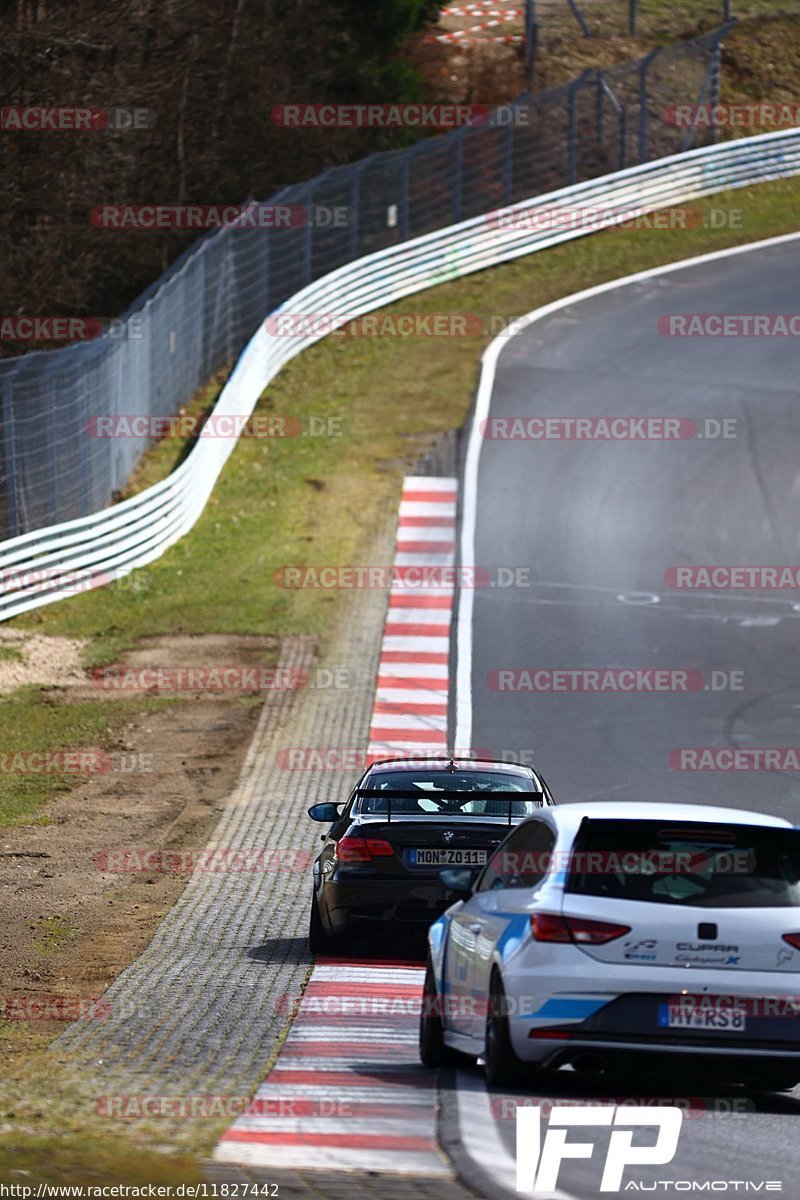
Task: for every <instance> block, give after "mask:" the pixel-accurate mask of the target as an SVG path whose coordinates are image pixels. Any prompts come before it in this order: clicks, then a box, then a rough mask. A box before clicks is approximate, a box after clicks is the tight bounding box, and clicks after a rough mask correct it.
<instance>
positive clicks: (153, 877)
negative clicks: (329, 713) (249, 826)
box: [0, 636, 277, 1050]
mask: <svg viewBox="0 0 800 1200" xmlns="http://www.w3.org/2000/svg"><path fill="white" fill-rule="evenodd" d="M4 640H5V637H4ZM31 640H32V641H33V642H35V643H37V645H36V647H35V655H34V656H33V658H34V664H35V662H36V661H38V662H39V664H40V665H39V667H38V668H37V667H36V666H35V665H32V664H31V661H30V660H28V661H27V663H26V664H24V670H22V675H23V678H24V681H25V682H36V683H47V684H48V685H49V687H50V689H51V690H50V693H49V699H50V700H52V699H53V697H54V695H55V697H56V699H57V702H59V703H63V704H69V703H72V702H74V701H76V700H78V699H86V698H87V697H88V696H89V695H94V696H96V695H97V689H96V687H94V685H93V683H92V680H91V678H90V677H89V676H88V675H87V674H86V673H85V672H84V671H83V670H82V669H81V667H80V665H79V657H78V653H79V647H78V646H76V645H72V644H70V645H53V644H47V643H48V641H49V642H50V643H54V642H59V641H64V640H65V639H46V638H45V639H42V638H34V639H31ZM41 643H44V645H42V644H41ZM25 648H26V649H27V647H25ZM276 651H277V647H276V644H275V641H274V639H270V638H263V637H240V636H236V637H233V636H209V637H187V638H171V639H170V640H169V641H165V642H161V641H160V640H159V639H150V640H147V641H146V642H143V643H142V644H141V645H140V646H139V647H138V648H137V649H136V650H135V651H131V652H130V653H128V654H127V655H125V656H124V658H123V660H122V661H121V663H120V664H118V665H119V666H124V667H145V666H153V665H159V666H162V667H192V666H207V665H208V664H210V663H214V664H224V665H225V666H231V667H248V668H252V667H254V666H263V665H265V664H270V663H274V661H275V658H276ZM37 656H38V657H37ZM22 667H23V664H20V663H19V662H10V663H9V662H2V663H0V689H4V688H7V685H8V682H9V681H8V679H7V675H8V672H9V671H11V670H12V669H13V670H14V671H16V675H17V678H16V679H15V681H14V682H19V674H20V670H21V669H22ZM53 689H55V692H54V691H53ZM151 694H152V693H151ZM164 694H165V695H169V693H164ZM115 697H119V698H120V699H123V698H125V699H129V698H130V693H125V692H109V693H108V694H107V695H106V694H105V693H104V699H105V698H110V699H112V700H113V699H114V698H115ZM262 701H263V696H261V695H258V694H251V695H238V694H222V695H220V694H214V693H208V692H205V693H197V692H196V693H192V694H184V695H182V696H180V697H179V698H176V699H174V700H173V702H172V703H171V704H169V705H168V706H166V707H164V708H162V709H160V710H159V711H158V712H157V713H150V714H142V715H141V716H139V717H136V718H135V719H134V720H132V721H130V722H128V723H127V724H126V725H125V726H124V728H123V729H122V731H121V735H118V736H117V737H116V739H115V744H114V746H113V748H112V749H111V751H110V755H111V760H112V763H113V767H112V769H111V770H109V771H107V772H106V773H103V774H97V775H93V776H91V777H89V778H88V779H86V781H85V782H81V783H80V784H79V785H78V786H76V787H75V788H74V789H73V790H72V791H70V792H68V793H66V794H63V795H61V796H60V797H59V798H57V799H55V800H53V801H52V802H51V803H50V804H48V806H47V808H46V810H45V812H44V814H43V815H44V823H37V824H30V825H21V826H15V827H11V828H6V829H3V830H0V905H2V910H3V928H2V933H0V995H2V998H3V1003H4V1006H5V1010H4V1011H3V1010H0V1022H2V1020H3V1018H4V1017H5V1018H6V1019H9V1018H11V1019H15V1018H16V1020H18V1021H20V1022H25V1023H26V1024H25V1025H24V1026H23V1027H22V1028H25V1027H29V1028H30V1032H31V1035H32V1036H34V1037H36V1038H37V1040H38V1038H40V1037H41V1035H42V1034H43V1033H45V1034H52V1035H53V1036H55V1035H56V1034H57V1033H58V1032H59V1031H60V1028H61V1027H62V1026H61V1024H60V1021H59V1020H50V1021H42V1020H38V1019H36V1020H31V1019H30V1018H31V1016H32V1015H35V1014H37V1013H39V1012H41V1011H42V1010H41V1009H39V1008H37V1007H36V1005H35V1003H34V1002H35V1001H36V1000H38V1001H49V1000H50V998H52V997H75V998H82V999H83V1000H85V1001H90V1000H91V998H93V997H98V996H100V995H102V993H103V991H104V990H105V988H106V987H107V986H108V985H109V984H110V983H111V981H112V980H113V979H114V978H115V977H116V976H117V975H118V974H119V972H120V971H121V970H122V968H123V967H125V966H126V965H127V964H128V963H129V962H131V961H132V960H133V959H134V958H135V957H136V956H137V955H138V954H139V953H140V951H141V950H142V949H143V948H144V946H145V945H146V944H147V943H148V941H149V940H150V938H151V937H152V934H153V932H154V930H155V928H156V926H157V924H158V922H159V921H160V919H161V918H162V917H163V916H164V914H165V913H166V912H167V911H168V910H169V908H171V906H172V905H173V904H174V903H175V901H176V899H177V898H178V896H179V895H180V893H181V891H182V890H183V887H184V885H185V883H186V875H185V874H183V875H181V874H159V873H152V872H151V873H144V872H137V873H131V872H126V873H119V872H113V871H112V872H109V871H103V870H101V869H100V866H102V865H103V860H102V859H101V860H100V866H98V864H97V863H96V860H95V856H96V855H100V854H102V853H103V852H104V851H106V850H108V849H114V848H127V847H135V848H140V849H148V848H156V847H157V848H164V849H175V848H181V849H184V848H191V849H198V850H199V849H202V848H203V846H204V845H205V843H206V841H207V839H208V836H209V834H210V832H211V830H212V828H213V826H214V824H215V822H216V819H217V817H218V815H219V813H220V811H221V808H222V804H223V802H224V800H225V798H226V796H227V795H228V793H229V792H230V791H231V789H232V788H233V786H234V785H235V783H236V780H237V777H238V773H239V770H240V767H241V765H242V762H243V759H244V756H245V753H246V751H247V748H248V745H249V743H250V740H251V738H252V734H253V731H254V729H255V725H256V722H257V720H258V717H259V714H260V711H261V707H262ZM29 997H30V998H33V999H32V1001H29V1000H28V998H29ZM51 1011H53V1010H52V1008H51ZM69 1013H70V1007H69V1006H68V1005H66V1006H65V1007H64V1009H63V1016H62V1019H67V1017H68V1014H69ZM1 1028H2V1026H1V1025H0V1029H1ZM22 1028H21V1027H20V1025H16V1026H15V1034H14V1045H15V1047H16V1048H17V1049H18V1050H19V1049H22V1048H23V1046H22V1045H21V1044H20V1035H21V1034H22ZM24 1041H25V1038H24V1035H23V1036H22V1043H24ZM2 1042H3V1038H2V1035H1V1034H0V1046H2Z"/></svg>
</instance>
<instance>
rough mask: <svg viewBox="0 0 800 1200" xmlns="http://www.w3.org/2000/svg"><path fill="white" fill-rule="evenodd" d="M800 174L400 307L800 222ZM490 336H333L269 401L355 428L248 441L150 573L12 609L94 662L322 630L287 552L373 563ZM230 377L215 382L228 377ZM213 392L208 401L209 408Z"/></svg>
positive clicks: (476, 300)
mask: <svg viewBox="0 0 800 1200" xmlns="http://www.w3.org/2000/svg"><path fill="white" fill-rule="evenodd" d="M799 200H800V180H797V179H792V180H781V181H778V182H775V183H769V184H762V185H759V186H758V187H752V188H742V189H738V190H735V191H732V192H729V193H724V194H718V195H716V196H713V197H709V198H707V199H706V200H704V201H699V202H696V203H695V204H693V205H692V207H693V208H700V209H701V210H702V212H703V213H704V215H705V216H707V215H708V213H709V211H710V210H711V209H716V210H724V209H734V210H737V211H739V212H740V213H741V221H740V224H741V227H740V228H736V229H730V228H723V229H717V230H714V229H710V228H705V227H703V225H702V224H701V225H700V227H698V228H694V229H687V230H680V229H676V230H672V231H667V230H658V231H655V230H651V229H638V230H637V229H615V230H609V231H605V232H602V233H598V234H593V235H590V236H587V237H583V238H578V239H575V240H573V241H571V242H568V243H565V244H563V245H561V246H558V247H555V248H553V249H551V250H548V251H546V252H543V253H537V254H532V255H529V256H528V257H526V258H523V259H519V260H517V261H516V262H514V263H511V264H508V265H505V266H500V267H496V268H493V269H491V270H487V271H483V272H480V273H479V274H475V275H471V276H467V277H466V278H465V279H462V280H456V281H454V282H451V283H447V284H444V285H441V286H439V287H437V288H433V289H430V290H428V291H426V292H423V293H420V294H419V295H418V296H416V297H410V298H409V299H407V300H404V301H402V302H401V303H399V304H396V305H394V306H392V307H391V308H387V309H386V310H385V311H386V312H393V313H400V312H404V313H411V312H417V311H425V312H435V313H443V312H454V313H463V312H470V313H480V314H484V315H486V316H487V317H488V316H490V315H493V316H500V317H513V316H516V315H519V314H521V313H524V312H527V311H528V310H530V309H531V308H534V307H536V306H537V305H540V304H545V303H547V302H548V301H550V300H554V299H556V298H558V297H560V296H565V295H568V294H569V293H571V292H574V291H577V290H579V289H580V288H584V287H587V286H590V285H592V284H597V283H601V282H603V281H604V280H608V279H613V278H615V277H618V276H622V275H627V274H629V273H631V272H634V271H638V270H642V269H644V268H647V267H652V266H657V265H659V264H661V263H667V262H672V261H674V260H677V259H682V258H686V257H690V256H693V255H697V254H701V253H704V252H707V251H711V250H715V249H720V248H723V247H726V246H732V245H736V244H740V243H744V242H751V241H755V240H759V239H761V238H765V237H768V236H771V235H775V234H780V233H786V232H791V231H793V230H794V229H795V228H796V227H797V210H798V201H799ZM488 340H489V338H488V337H486V336H479V337H464V338H455V337H450V338H441V337H440V338H436V339H435V340H432V339H431V338H425V337H413V336H408V337H362V338H339V337H333V338H327V339H325V340H324V341H322V342H320V343H318V344H317V345H316V346H313V347H312V348H311V349H309V350H307V351H306V352H305V353H304V354H302V355H301V356H300V357H299V358H296V359H295V360H294V361H293V362H291V363H290V364H289V365H288V366H287V367H286V368H285V369H284V370H283V371H282V372H281V374H280V375H279V376H278V378H277V379H276V380H275V381H274V383H273V384H272V385H271V386H270V388H269V389H268V391H267V393H266V394H265V396H264V397H263V398H262V400H261V402H260V405H259V411H260V412H271V413H274V414H288V415H291V416H293V417H296V418H299V419H300V421H301V422H302V423H303V424H304V428H306V429H307V428H308V422H309V421H310V420H311V419H312V418H313V419H315V420H316V421H317V423H318V424H319V423H324V422H325V421H326V420H327V419H329V418H330V419H332V420H334V421H336V422H338V423H339V427H340V429H341V436H321V437H315V436H304V437H291V438H284V439H280V440H277V439H271V440H265V439H258V438H250V439H243V440H241V441H240V443H239V445H238V446H237V448H236V450H235V452H234V454H233V455H232V456H231V459H230V460H229V462H228V464H227V466H226V468H225V470H224V472H223V474H222V477H221V479H220V480H219V482H218V484H217V486H216V489H215V491H214V494H213V496H212V498H211V500H210V502H209V504H208V507H207V508H206V511H205V512H204V514H203V516H202V517H201V519H200V521H199V522H198V524H197V525H196V526H195V528H194V530H193V531H192V532H191V534H190V535H189V536H188V537H185V538H184V539H183V540H182V541H181V542H180V543H178V545H176V546H175V547H173V548H172V549H170V550H169V551H168V553H167V554H166V555H164V557H163V558H161V559H160V560H159V561H158V562H156V563H154V564H152V565H151V566H150V567H148V568H147V572H146V579H147V586H146V587H145V588H144V589H143V590H142V591H139V592H136V591H134V590H131V589H117V588H105V589H103V588H101V589H98V590H97V591H95V592H92V593H88V594H84V595H80V596H77V597H74V598H71V599H68V600H66V601H64V602H61V603H58V604H54V605H49V606H46V607H44V608H41V609H38V610H37V611H36V612H34V613H31V614H26V615H25V616H23V617H20V618H17V620H16V621H14V622H12V625H13V626H14V627H16V628H21V629H30V630H37V631H39V632H42V633H46V634H62V635H68V636H71V637H76V636H77V637H81V638H87V639H89V641H90V649H89V657H90V658H93V659H94V660H95V661H96V660H97V659H98V657H100V656H102V655H103V654H105V656H106V657H108V656H109V655H110V653H111V651H112V650H113V649H115V648H117V647H118V646H119V645H121V644H123V643H125V642H132V641H135V640H136V639H137V638H140V637H143V636H145V635H156V634H161V635H164V634H167V635H168V634H171V633H175V634H190V633H208V632H229V633H257V634H267V633H269V634H275V635H282V634H291V633H300V632H302V633H310V634H316V635H321V636H324V635H325V634H326V633H328V632H329V630H330V628H331V619H332V617H333V615H334V613H335V611H336V609H337V607H338V600H339V595H338V593H335V592H332V591H327V592H320V591H311V590H300V591H287V590H285V589H284V588H282V587H280V586H278V585H277V584H276V582H275V572H276V571H278V570H279V569H280V568H281V567H282V566H284V565H285V564H293V563H300V564H307V565H311V564H327V563H359V562H362V563H363V562H366V561H368V560H367V558H366V557H365V556H366V555H368V553H369V545H370V536H371V534H372V533H373V531H374V530H375V529H376V527H377V526H378V524H379V522H380V520H381V519H383V514H385V513H386V512H387V511H390V502H391V501H392V500H393V498H394V497H395V496H396V495H397V494H398V492H399V487H400V480H401V476H402V473H403V470H404V469H406V468H407V467H408V465H409V462H410V461H412V460H413V457H414V452H415V451H416V450H418V449H419V448H420V447H421V446H422V445H423V444H425V442H426V439H427V440H428V441H430V439H431V438H432V437H434V436H435V435H437V434H440V433H442V432H443V431H446V430H451V429H454V428H456V427H458V426H459V425H460V424H461V423H462V422H463V421H464V419H465V417H466V415H467V412H468V410H469V405H470V401H471V397H472V392H473V388H474V385H475V381H476V371H477V364H478V358H479V353H480V351H481V350H482V348H483V346H484V345H485V344H486V343H487V342H488ZM218 386H219V385H217V387H218ZM212 398H213V392H208V391H207V392H206V393H205V395H203V396H201V397H200V398H199V399H198V402H197V403H198V404H200V405H203V404H205V405H207V404H208V403H209V401H210V399H212ZM181 450H182V447H181V446H179V445H178V444H177V443H175V442H174V441H173V442H165V443H162V444H161V445H160V446H158V447H156V448H155V449H154V450H153V451H152V452H151V453H150V454H148V455H147V456H146V458H145V460H144V461H143V463H142V465H141V468H140V470H139V471H138V473H137V478H136V484H137V485H138V486H146V485H147V484H149V483H152V482H154V481H155V479H157V478H159V477H161V475H162V474H163V473H165V472H166V471H168V470H169V469H171V467H172V465H173V464H174V462H175V461H176V458H177V456H178V455H179V453H180V452H181Z"/></svg>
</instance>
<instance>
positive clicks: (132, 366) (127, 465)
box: [0, 30, 724, 537]
mask: <svg viewBox="0 0 800 1200" xmlns="http://www.w3.org/2000/svg"><path fill="white" fill-rule="evenodd" d="M723 32H724V30H717V31H715V32H713V33H710V34H708V35H705V36H703V37H701V38H699V39H696V40H695V41H693V42H690V43H686V44H681V45H674V46H671V47H669V48H666V49H664V50H661V51H657V52H655V53H654V54H651V55H649V56H647V57H646V58H644V59H642V60H641V61H639V62H635V63H630V64H626V65H625V66H621V67H616V68H614V69H613V70H610V71H605V72H598V71H589V72H586V73H585V74H584V75H583V76H582V77H581V78H580V79H578V80H576V81H575V82H574V83H572V84H571V85H569V86H568V87H564V88H559V89H557V90H554V91H552V92H543V93H540V94H538V95H536V96H534V97H532V98H531V97H523V98H521V99H520V100H519V101H517V102H516V103H515V104H514V105H510V106H507V107H506V108H503V109H498V110H497V111H496V112H495V113H494V114H493V116H492V117H491V119H490V120H489V121H487V122H485V123H483V124H479V125H472V126H464V127H462V128H460V129H458V130H456V131H454V132H452V133H449V134H445V135H443V136H439V137H434V138H429V139H427V140H424V141H421V142H419V143H418V144H416V145H415V146H413V147H412V148H410V149H406V150H399V151H390V152H387V153H381V154H376V155H373V156H372V157H370V158H367V159H364V160H363V161H361V162H358V163H355V164H353V165H351V166H345V167H337V168H333V169H331V170H328V171H326V172H325V173H324V174H323V175H320V176H318V177H317V178H316V179H313V180H311V181H310V182H309V183H304V184H298V185H295V186H292V187H289V188H285V189H283V191H281V192H280V193H279V194H278V195H277V196H274V197H273V198H272V199H271V200H270V201H269V204H268V205H267V206H254V209H253V213H254V214H255V215H256V216H257V214H258V213H262V212H266V213H267V214H268V217H269V220H268V223H269V224H272V227H268V228H258V227H252V223H251V222H247V221H243V222H242V225H241V227H231V228H226V229H223V230H221V231H220V232H219V233H217V234H215V235H213V236H211V237H209V238H207V239H206V240H204V241H203V242H201V243H199V244H198V245H197V246H196V247H194V248H190V249H189V250H188V251H187V252H186V253H185V254H184V255H183V257H182V258H181V259H179V260H178V261H177V262H176V263H175V264H174V265H173V266H172V267H171V268H170V270H168V271H167V272H166V274H165V275H164V276H162V278H161V279H160V280H159V281H158V282H157V283H156V284H155V285H154V286H153V287H152V289H150V291H149V292H148V293H146V294H145V296H143V297H141V298H140V299H139V301H138V302H137V303H136V304H135V305H134V306H133V308H132V309H131V310H130V311H129V313H128V314H126V316H125V317H124V318H123V319H122V320H121V321H120V322H118V323H117V327H116V328H117V330H118V331H121V332H122V333H123V335H124V336H119V337H114V336H111V335H110V334H105V335H104V336H103V337H101V338H98V339H97V340H95V341H92V342H84V343H73V344H71V345H69V346H66V347H64V348H63V349H60V350H56V351H51V352H47V353H45V352H37V353H32V354H28V355H25V356H24V357H22V358H18V359H7V360H5V361H3V362H0V396H1V397H2V411H1V413H0V438H1V439H2V462H1V463H0V466H1V467H2V473H1V474H0V537H13V536H15V535H16V534H19V533H26V532H29V531H32V530H36V529H39V528H41V527H43V526H46V525H52V524H56V523H60V522H63V521H68V520H71V519H73V518H77V517H81V516H85V515H87V514H89V513H92V512H96V511H98V510H100V509H102V508H104V507H105V506H106V505H108V504H109V503H110V502H112V501H113V500H114V498H115V496H116V495H117V494H118V493H119V492H120V491H121V490H122V489H123V488H124V487H125V484H126V482H127V480H128V478H129V477H130V474H131V471H132V470H133V467H134V466H135V464H136V462H137V460H138V459H139V457H140V455H141V454H142V452H143V451H144V450H145V449H146V448H147V447H148V446H149V445H150V444H152V442H153V441H154V440H155V435H154V433H153V429H152V422H146V423H145V427H144V429H142V428H141V427H137V424H136V421H135V420H134V418H136V417H140V418H141V417H144V418H154V417H169V416H172V415H174V414H176V413H177V412H178V411H179V409H180V408H181V406H182V405H184V404H185V403H186V402H187V401H188V400H189V399H190V398H191V397H192V396H193V394H194V393H195V392H196V391H197V389H198V388H199V387H200V386H201V385H202V384H204V383H205V382H206V381H207V380H208V379H209V378H210V377H211V376H212V375H213V373H214V372H215V371H216V370H218V369H219V368H221V367H222V366H223V365H225V364H226V363H228V362H230V361H232V360H233V359H234V357H235V356H236V355H237V354H238V353H239V352H240V351H241V349H242V347H243V345H244V344H245V342H246V340H247V339H248V338H249V337H250V336H251V335H252V333H253V332H254V331H255V329H256V328H257V326H258V324H259V322H260V321H261V320H262V319H263V318H264V316H265V315H266V314H268V313H270V312H272V311H273V310H275V309H277V308H278V307H279V306H280V305H281V304H282V303H284V302H285V301H286V300H287V298H288V297H290V296H291V295H292V294H294V293H295V292H297V291H298V290H299V289H300V288H302V287H303V286H304V285H305V284H307V283H310V282H311V281H312V280H314V279H316V278H319V277H320V276H322V275H324V274H326V273H327V272H330V271H332V270H334V269H335V268H336V267H339V266H341V265H343V264H345V263H347V262H349V261H351V260H352V259H354V258H357V257H359V256H361V255H364V254H368V253H370V252H371V251H374V250H378V249H381V248H383V247H386V246H390V245H393V244H395V243H398V242H402V241H404V240H406V239H408V238H413V237H417V236H418V235H420V234H424V233H428V232H430V231H432V230H435V229H439V228H443V227H445V226H448V225H451V224H454V223H455V222H458V221H461V220H463V219H466V218H468V217H471V216H477V215H479V214H481V213H485V212H489V211H491V210H493V209H495V208H498V207H502V206H505V205H509V204H514V203H516V202H518V201H521V200H523V199H525V198H527V197H530V196H534V195H537V194H540V193H544V192H548V191H551V190H553V189H555V188H558V187H561V186H565V185H568V184H571V183H576V182H579V181H582V180H585V179H590V178H593V177H595V176H598V175H602V174H605V173H606V172H608V171H612V170H616V169H618V168H620V167H624V166H632V165H634V164H635V163H637V162H641V161H645V160H648V159H652V158H657V157H661V156H662V155H665V154H671V153H675V152H678V151H680V150H683V149H686V148H687V147H688V145H689V143H690V142H692V138H693V134H692V131H691V130H690V131H689V133H688V135H687V133H686V131H684V130H682V129H680V128H677V127H675V126H674V125H671V124H670V123H669V121H668V120H667V119H666V118H665V113H666V112H667V110H668V108H669V106H670V105H671V104H673V103H674V102H675V101H676V100H679V99H685V98H690V99H691V100H692V101H695V102H701V101H703V99H705V100H707V101H708V102H710V103H713V102H714V100H715V89H716V86H717V82H716V81H717V78H718V67H719V57H720V38H721V36H722V34H723ZM710 136H711V135H710V134H709V132H708V131H707V130H705V131H697V132H695V134H694V138H693V143H692V144H695V145H696V144H699V143H700V142H701V141H707V140H708V139H709V137H710ZM287 213H288V214H289V218H288V221H284V220H283V218H282V217H281V214H284V215H285V214H287ZM276 214H277V217H276ZM274 220H277V222H278V224H277V225H274V224H273V221H274ZM140 236H146V234H144V233H143V234H141V235H140ZM443 278H446V272H443ZM102 418H105V419H106V421H108V418H112V419H113V420H112V422H111V423H110V425H108V424H105V425H104V422H103V420H102ZM120 418H122V420H120ZM125 418H127V420H125ZM107 430H108V431H109V432H108V433H107V432H106V431H107ZM126 434H127V436H126Z"/></svg>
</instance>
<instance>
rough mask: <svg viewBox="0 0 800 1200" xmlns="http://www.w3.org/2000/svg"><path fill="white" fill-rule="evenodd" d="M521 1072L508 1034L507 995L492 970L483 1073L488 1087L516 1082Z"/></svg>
mask: <svg viewBox="0 0 800 1200" xmlns="http://www.w3.org/2000/svg"><path fill="white" fill-rule="evenodd" d="M521 1069H522V1064H521V1062H520V1060H519V1059H518V1058H517V1056H516V1054H515V1053H514V1047H513V1046H512V1045H511V1035H510V1033H509V1031H508V1005H507V1004H506V993H505V990H504V989H503V984H502V981H501V979H500V975H499V973H498V972H497V971H494V972H493V973H492V980H491V983H490V985H489V1006H488V1010H487V1012H486V1040H485V1047H484V1051H483V1073H484V1075H485V1077H486V1082H487V1083H488V1085H489V1087H505V1086H506V1085H507V1084H512V1083H515V1082H516V1081H517V1080H518V1079H519V1076H520V1074H521Z"/></svg>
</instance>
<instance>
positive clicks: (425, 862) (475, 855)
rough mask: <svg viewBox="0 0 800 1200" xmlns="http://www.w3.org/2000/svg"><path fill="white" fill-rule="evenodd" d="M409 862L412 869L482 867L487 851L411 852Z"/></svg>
mask: <svg viewBox="0 0 800 1200" xmlns="http://www.w3.org/2000/svg"><path fill="white" fill-rule="evenodd" d="M408 861H409V862H410V863H411V866H412V867H482V866H484V864H485V863H486V851H485V850H428V849H418V850H409V852H408Z"/></svg>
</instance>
